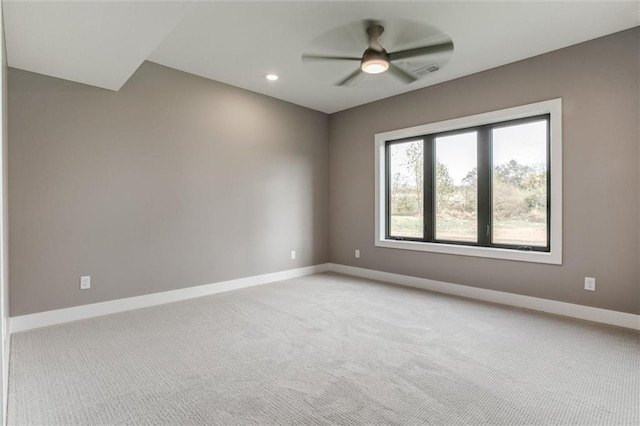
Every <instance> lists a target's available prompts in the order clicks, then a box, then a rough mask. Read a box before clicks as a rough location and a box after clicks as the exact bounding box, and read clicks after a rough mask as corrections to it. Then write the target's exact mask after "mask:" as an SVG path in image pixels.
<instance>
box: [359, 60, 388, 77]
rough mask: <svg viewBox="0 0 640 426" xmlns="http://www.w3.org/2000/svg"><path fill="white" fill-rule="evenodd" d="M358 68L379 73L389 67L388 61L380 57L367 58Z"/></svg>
mask: <svg viewBox="0 0 640 426" xmlns="http://www.w3.org/2000/svg"><path fill="white" fill-rule="evenodd" d="M360 69H361V70H362V71H363V72H366V73H367V74H380V73H383V72H385V71H386V70H388V69H389V61H387V60H385V59H380V58H373V59H367V60H366V61H363V62H362V65H361V66H360Z"/></svg>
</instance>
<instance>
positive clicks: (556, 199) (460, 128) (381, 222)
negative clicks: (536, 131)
mask: <svg viewBox="0 0 640 426" xmlns="http://www.w3.org/2000/svg"><path fill="white" fill-rule="evenodd" d="M542 116H548V117H549V122H548V123H549V124H548V128H547V131H548V149H547V165H548V168H547V218H548V222H547V223H548V225H547V247H544V248H540V247H535V248H533V249H532V250H518V249H517V246H515V245H505V244H493V243H492V242H491V240H492V236H489V237H488V238H487V239H482V238H479V240H478V241H477V242H474V243H469V242H464V241H460V242H457V241H455V242H454V241H447V240H435V239H434V237H435V235H433V234H434V229H433V225H434V224H435V219H434V217H433V215H434V213H435V212H433V193H432V190H433V181H432V179H433V176H427V175H428V173H427V171H432V169H433V167H432V164H433V161H434V156H435V142H434V139H435V137H438V136H444V135H450V134H455V133H458V132H465V131H473V130H478V131H479V134H478V139H479V140H478V148H479V149H478V156H481V155H488V156H491V155H492V147H491V144H490V143H488V142H487V141H481V140H480V139H482V136H481V135H480V129H482V131H484V132H485V135H489V133H490V132H491V127H495V128H500V127H503V126H509V125H515V124H519V122H521V123H526V122H528V121H536V120H539V119H540V118H541V117H542ZM561 119H562V100H561V99H552V100H548V101H543V102H537V103H534V104H528V105H523V106H518V107H514V108H507V109H503V110H498V111H491V112H487V113H482V114H476V115H472V116H467V117H461V118H456V119H452V120H446V121H440V122H436V123H430V124H425V125H421V126H415V127H411V128H407V129H399V130H393V131H389V132H384V133H378V134H376V135H375V166H376V167H375V179H376V181H375V185H376V190H375V198H376V199H375V206H376V209H375V216H376V217H375V221H376V229H375V245H376V246H378V247H385V248H394V249H405V250H418V251H427V252H436V253H445V254H454V255H462V256H475V257H487V258H495V259H507V260H516V261H524V262H535V263H548V264H557V265H561V264H562V121H561ZM412 140H423V141H424V142H423V143H424V144H425V145H424V148H423V153H424V167H425V173H424V179H423V185H424V187H425V190H424V197H423V203H424V206H423V207H424V209H423V210H424V211H423V213H424V215H425V217H424V219H423V223H424V224H425V226H424V227H423V238H409V237H392V236H390V235H389V230H390V229H389V228H390V224H389V222H390V221H389V220H388V218H389V216H388V215H387V212H389V211H390V210H389V208H390V206H389V202H390V197H388V194H390V188H389V183H390V179H388V176H387V173H388V171H389V155H388V154H389V151H388V150H389V147H390V146H391V145H393V144H395V143H402V142H408V141H412ZM481 145H483V147H484V149H483V150H481ZM429 147H430V148H431V150H429ZM427 157H430V158H427ZM482 161H484V162H485V167H486V165H487V164H488V165H489V170H488V173H489V174H491V173H492V170H491V158H490V157H489V159H485V160H482ZM486 161H488V163H486ZM478 163H479V166H480V163H481V161H478ZM485 173H487V171H485ZM478 174H480V168H479V169H478ZM485 179H487V177H486V176H485ZM428 181H429V182H428ZM488 182H489V185H491V182H492V179H491V176H490V175H489V177H488ZM479 183H480V181H479ZM480 190H481V189H480V185H479V186H478V192H479V194H478V200H480ZM483 191H484V194H483V195H484V196H485V198H487V200H488V202H489V203H492V200H491V189H490V188H484V189H483ZM479 204H480V203H479ZM429 212H430V213H431V214H430V216H431V218H428V217H427V215H428V214H429ZM487 212H489V215H490V217H489V218H486V217H484V218H483V219H482V220H483V221H485V222H486V221H488V222H489V223H490V222H491V221H492V220H493V218H492V217H491V214H490V212H491V207H489V208H488V209H487V208H486V206H485V207H484V208H483V212H481V209H480V206H479V208H478V216H479V217H480V215H481V214H483V215H484V216H486V214H487ZM429 219H431V226H426V224H427V222H428V220H429ZM427 228H430V229H427ZM492 231H493V230H492ZM430 233H431V235H430ZM491 233H493V232H491ZM478 235H481V232H478ZM481 240H482V241H481ZM487 243H488V244H487Z"/></svg>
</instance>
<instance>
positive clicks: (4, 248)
mask: <svg viewBox="0 0 640 426" xmlns="http://www.w3.org/2000/svg"><path fill="white" fill-rule="evenodd" d="M0 49H1V50H2V52H1V54H0V57H1V62H2V63H1V64H0V81H2V90H1V93H2V109H1V110H0V116H1V117H2V124H1V125H0V129H2V133H1V136H0V138H1V139H0V140H1V144H0V151H1V152H2V155H1V158H2V161H0V164H1V166H0V175H1V176H2V179H1V182H2V184H1V185H0V200H2V202H1V204H0V205H1V206H2V207H1V208H0V221H1V225H0V317H1V318H2V320H1V321H0V323H1V324H2V333H1V335H2V337H3V338H2V344H1V348H0V353H1V354H2V356H1V357H0V358H1V362H2V365H1V366H0V371H2V374H1V375H2V390H1V391H0V395H2V396H1V397H0V400H2V408H1V409H0V418H1V419H2V421H3V424H4V420H5V419H6V413H7V397H8V395H7V389H8V383H9V345H8V343H9V340H7V339H6V338H7V336H8V335H9V330H7V324H8V321H7V319H8V318H9V268H8V266H9V263H8V260H9V256H8V246H9V238H8V232H7V231H8V222H7V219H8V208H7V204H8V203H7V201H8V194H9V191H8V188H7V182H8V179H7V176H8V167H7V165H8V157H7V154H8V149H7V148H8V144H9V133H8V129H9V126H8V113H7V112H8V110H9V108H8V96H7V93H8V90H7V74H8V69H7V49H6V45H5V40H4V21H3V18H2V5H0Z"/></svg>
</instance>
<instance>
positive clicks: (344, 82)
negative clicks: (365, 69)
mask: <svg viewBox="0 0 640 426" xmlns="http://www.w3.org/2000/svg"><path fill="white" fill-rule="evenodd" d="M360 74H362V70H361V69H360V67H358V69H357V70H355V71H354V72H352V73H351V74H349V75H348V76H347V77H346V78H343V79H342V80H340V81H339V82H337V83H336V86H345V85H347V84H348V83H351V82H352V81H353V79H354V78H356V77H357V76H359V75H360Z"/></svg>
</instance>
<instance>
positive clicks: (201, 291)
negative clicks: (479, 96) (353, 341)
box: [7, 263, 640, 341]
mask: <svg viewBox="0 0 640 426" xmlns="http://www.w3.org/2000/svg"><path fill="white" fill-rule="evenodd" d="M326 271H332V272H338V273H341V274H347V275H353V276H357V277H362V278H369V279H373V280H379V281H385V282H388V283H392V284H399V285H403V286H408V287H415V288H421V289H425V290H431V291H436V292H439V293H446V294H452V295H456V296H461V297H466V298H470V299H476V300H483V301H487V302H493V303H500V304H503V305H509V306H515V307H519V308H526V309H532V310H535V311H541V312H548V313H552V314H556V315H563V316H567V317H572V318H578V319H583V320H587V321H593V322H599V323H603V324H610V325H615V326H618V327H625V328H631V329H634V330H640V315H634V314H628V313H625V312H617V311H610V310H607V309H600V308H592V307H589V306H583V305H575V304H572V303H566V302H558V301H555V300H548V299H540V298H537V297H531V296H523V295H519V294H513V293H505V292H502V291H495V290H487V289H483V288H476V287H469V286H465V285H460V284H452V283H447V282H443V281H435V280H430V279H426V278H418V277H412V276H408V275H400V274H392V273H389V272H381V271H376V270H373V269H364V268H357V267H354V266H347V265H340V264H336V263H326V264H321V265H314V266H307V267H304V268H298V269H290V270H287V271H281V272H274V273H271V274H264V275H256V276H253V277H247V278H239V279H236V280H230V281H222V282H218V283H214V284H206V285H201V286H196V287H188V288H183V289H179V290H172V291H165V292H162V293H153V294H147V295H144V296H136V297H129V298H126V299H117V300H111V301H108V302H100V303H92V304H90V305H82V306H75V307H72V308H66V309H58V310H54V311H46V312H39V313H35V314H30V315H22V316H18V317H12V318H10V319H9V322H8V327H9V329H10V331H11V333H17V332H20V331H26V330H31V329H34V328H40V327H47V326H50V325H55V324H61V323H65V322H70V321H77V320H81V319H86V318H92V317H97V316H102V315H108V314H114V313H118V312H123V311H129V310H132V309H139V308H147V307H150V306H155V305H161V304H164V303H171V302H178V301H181V300H186V299H192V298H195V297H201V296H208V295H211V294H216V293H223V292H227V291H232V290H238V289H241V288H246V287H253V286H257V285H262V284H268V283H272V282H276V281H283V280H288V279H292V278H298V277H303V276H306V275H313V274H317V273H321V272H326ZM9 338H10V336H9V334H7V341H8V340H9Z"/></svg>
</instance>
